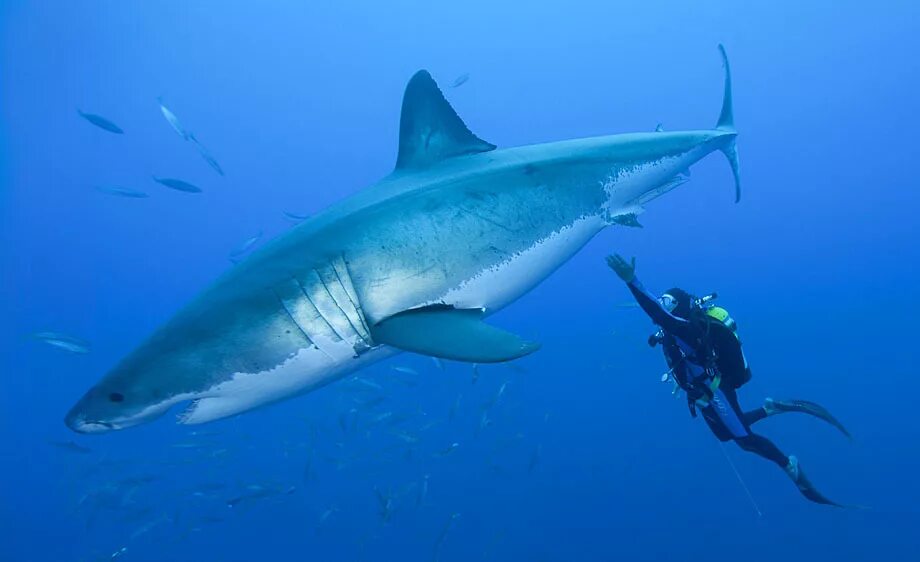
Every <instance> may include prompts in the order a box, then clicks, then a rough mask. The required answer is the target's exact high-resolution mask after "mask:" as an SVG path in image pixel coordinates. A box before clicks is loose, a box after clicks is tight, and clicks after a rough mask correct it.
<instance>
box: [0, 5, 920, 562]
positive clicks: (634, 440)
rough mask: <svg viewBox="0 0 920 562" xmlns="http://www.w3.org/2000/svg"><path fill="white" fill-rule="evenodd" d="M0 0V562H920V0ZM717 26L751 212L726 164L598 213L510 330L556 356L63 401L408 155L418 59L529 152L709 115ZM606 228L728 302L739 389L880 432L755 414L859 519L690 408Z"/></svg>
mask: <svg viewBox="0 0 920 562" xmlns="http://www.w3.org/2000/svg"><path fill="white" fill-rule="evenodd" d="M0 18H2V20H0V25H2V30H0V57H2V58H0V76H2V80H0V111H2V122H0V126H2V130H0V279H2V289H3V292H2V295H0V317H2V318H3V321H2V322H0V342H3V343H2V345H0V360H2V362H0V365H2V390H0V443H2V448H0V460H2V464H0V494H2V495H0V499H2V501H0V529H2V532H0V560H3V561H39V560H55V561H59V560H75V561H84V560H85V561H98V560H111V559H122V560H125V561H126V562H127V561H138V562H141V561H163V560H177V561H196V562H199V561H200V562H211V561H252V560H278V561H284V560H322V561H327V560H328V561H338V560H404V561H412V560H425V561H427V560H442V561H444V562H448V561H460V560H464V561H467V560H534V561H563V560H585V561H595V560H598V561H600V560H636V561H644V560H690V559H703V560H709V561H713V562H715V561H727V560H747V561H760V560H763V561H774V560H836V561H851V560H852V561H855V560H920V554H918V553H920V537H918V535H917V532H916V530H917V525H918V523H920V508H918V503H920V484H918V479H917V476H916V475H917V474H918V471H920V447H918V442H920V421H918V418H917V416H916V414H915V409H916V403H917V397H918V396H920V382H918V377H917V373H916V370H917V365H918V362H920V352H918V351H917V350H918V345H917V343H916V341H915V337H916V332H915V330H916V315H917V310H918V306H920V305H918V302H920V268H918V267H917V263H918V258H920V244H918V241H920V236H918V234H917V206H918V202H920V195H918V180H917V173H916V172H914V171H913V169H912V168H911V166H913V165H914V164H915V163H917V161H918V157H920V150H918V140H917V134H916V131H917V130H920V116H918V111H917V99H918V95H920V66H918V63H917V57H916V53H918V52H920V39H918V34H917V27H916V24H917V23H916V22H917V21H920V8H918V6H917V4H916V3H913V2H879V3H873V4H872V5H869V4H864V3H855V2H853V3H851V2H830V1H814V2H807V3H798V2H745V3H726V2H711V1H709V2H707V1H698V2H644V3H641V4H640V3H616V2H614V3H611V2H600V1H594V2H581V1H575V2H565V3H561V2H548V3H547V2H527V3H524V2H514V3H512V2H502V3H497V2H487V1H482V0H472V1H466V2H458V3H440V2H402V1H388V2H275V1H272V2H228V1H227V2H225V1H216V0H214V1H194V2H185V1H160V2H116V1H77V2H56V3H53V4H49V3H39V2H24V1H13V0H7V1H5V2H3V3H2V4H0ZM719 43H724V44H725V46H726V48H727V50H728V53H729V55H730V57H731V60H732V65H733V68H732V69H733V74H734V76H733V77H734V92H735V122H736V125H737V127H738V130H739V138H738V146H739V152H740V156H741V163H742V169H743V172H742V173H743V182H744V193H743V197H742V201H741V203H740V204H737V205H736V204H735V203H734V202H733V194H732V181H731V174H730V171H729V169H728V166H727V164H726V163H725V161H724V159H723V158H721V157H720V156H718V155H717V156H714V157H710V158H707V159H705V160H704V161H703V162H701V163H700V164H699V165H697V166H695V167H694V169H693V176H692V179H691V181H690V183H688V184H687V185H685V186H682V187H681V188H680V189H677V190H675V191H674V192H672V193H670V194H668V195H667V196H666V197H663V198H661V199H659V200H657V201H655V202H654V203H652V204H651V205H650V206H649V209H648V212H647V213H646V214H644V215H642V216H641V217H640V221H641V222H642V224H643V226H644V228H642V229H637V228H625V227H615V228H611V229H608V230H606V231H604V232H602V233H601V234H600V235H599V236H598V237H597V238H596V239H595V240H593V241H592V242H591V243H590V244H589V245H588V246H587V247H586V248H585V249H584V250H583V251H582V252H580V253H579V254H578V255H577V256H576V257H575V258H574V259H572V260H571V261H570V262H569V263H567V264H566V265H565V266H563V267H562V268H561V269H560V270H559V271H558V272H556V273H555V274H554V275H553V276H552V277H550V278H549V279H548V280H547V281H546V282H544V283H543V284H541V285H540V286H538V287H537V288H536V289H535V290H534V291H532V292H531V293H529V294H528V295H526V296H525V297H524V298H522V299H520V300H519V301H518V302H516V303H515V304H513V305H512V306H510V307H509V308H507V309H505V310H504V311H502V312H500V313H499V314H498V315H496V316H495V317H494V318H493V319H492V320H491V321H492V323H494V324H496V325H499V326H502V327H504V328H507V329H509V330H512V331H515V332H517V333H520V334H522V335H524V336H525V337H528V338H532V339H536V340H538V341H540V342H541V343H542V344H543V348H542V349H541V350H540V351H539V352H538V353H536V354H535V355H532V356H529V357H526V358H524V359H521V360H519V361H516V362H514V363H511V364H504V365H488V366H480V367H478V369H476V370H474V369H473V368H472V367H471V366H470V365H468V364H462V363H456V362H444V363H443V364H442V365H437V364H436V363H435V362H433V361H432V360H431V359H429V358H426V357H420V356H415V355H412V354H402V355H399V356H397V357H396V358H394V359H390V360H388V361H386V362H382V363H379V364H377V365H374V366H372V367H371V368H369V369H367V370H365V371H363V372H361V373H359V375H358V377H357V378H355V377H350V378H349V379H346V380H342V381H339V382H337V383H334V384H332V385H330V386H328V387H325V388H323V389H320V390H318V391H315V392H313V393H311V394H308V395H305V396H301V397H297V398H293V399H290V400H287V401H284V402H281V403H278V404H274V405H271V406H268V407H264V408H261V409H258V410H255V411H253V412H249V413H246V414H243V415H240V416H238V417H234V418H232V419H227V420H222V421H219V422H215V423H212V424H207V425H202V426H184V425H176V424H174V423H172V421H173V418H174V416H173V415H171V414H170V415H167V416H165V417H164V418H163V419H161V420H158V421H156V422H154V423H152V424H149V425H144V426H140V427H136V428H132V429H129V430H126V431H123V432H115V433H111V434H105V435H101V436H85V435H78V434H75V433H72V432H71V431H70V430H68V429H67V427H65V425H64V424H63V421H62V420H63V416H64V414H65V413H66V411H67V409H68V408H69V407H70V406H71V405H72V404H73V402H74V401H75V400H76V399H78V398H79V397H80V396H81V395H82V393H83V392H84V391H85V390H86V389H87V388H88V387H89V386H91V385H92V384H94V383H95V382H96V380H97V379H98V378H99V377H100V376H101V375H102V374H103V373H104V372H105V371H106V370H107V369H108V368H110V367H111V366H112V365H113V364H114V363H115V362H117V361H118V359H120V358H121V357H122V356H123V355H124V354H126V353H127V352H128V351H130V350H131V349H132V348H133V347H134V346H135V345H137V344H138V343H139V342H140V341H142V340H143V338H145V337H146V336H147V335H148V334H149V333H150V332H151V331H152V330H153V329H154V328H155V327H157V326H158V325H160V324H161V323H162V322H164V321H165V320H166V319H167V318H169V316H171V314H172V313H173V312H175V311H176V310H178V309H179V308H180V307H181V306H182V305H183V304H184V303H186V302H187V301H188V300H190V299H191V298H192V297H193V296H194V295H195V294H196V293H197V292H198V291H199V290H200V289H202V288H204V287H205V286H206V285H207V284H208V283H209V282H210V281H212V280H213V279H215V278H216V277H217V276H218V275H219V274H220V273H222V272H223V271H225V270H227V269H228V268H230V267H232V266H233V264H232V263H231V261H229V260H228V255H229V254H231V253H233V252H234V250H237V249H239V248H240V245H241V244H243V243H244V242H245V241H249V240H250V239H252V238H255V237H256V236H257V235H258V234H259V233H260V232H261V233H263V234H262V236H261V238H259V239H258V240H256V241H255V242H254V243H253V245H254V246H255V247H258V246H259V245H261V244H264V243H265V242H266V241H267V240H269V239H271V238H273V237H276V236H279V235H281V234H282V233H284V232H286V231H287V230H289V229H290V228H291V227H292V226H293V225H294V223H295V222H296V221H297V220H298V219H297V218H296V217H295V216H294V215H297V216H300V215H309V214H312V213H315V212H317V211H319V210H321V209H322V208H324V207H326V206H327V205H329V204H331V203H333V202H335V201H338V200H341V199H343V198H345V197H347V196H348V195H350V194H353V193H355V192H357V191H358V190H361V189H363V188H365V187H367V186H368V185H370V184H372V183H373V182H375V181H376V180H377V179H379V178H380V177H382V176H384V175H386V174H387V173H389V172H390V171H391V170H392V167H393V164H394V162H395V157H396V141H397V129H398V122H399V108H400V100H401V96H402V93H403V88H404V86H405V83H406V81H407V80H408V78H409V77H410V76H411V75H412V73H414V72H415V71H416V70H418V69H420V68H425V69H428V70H429V71H430V72H431V73H432V75H433V76H434V77H435V79H436V80H438V82H439V83H440V85H441V88H442V89H443V90H444V92H445V95H446V96H447V98H448V100H449V101H450V102H451V103H452V104H453V106H454V107H455V108H456V110H457V112H458V114H459V115H460V116H461V117H462V118H463V119H464V120H465V121H466V123H467V124H468V125H469V127H470V129H471V130H473V131H474V132H475V133H477V134H478V135H479V136H481V137H482V138H484V139H486V140H488V141H491V142H493V143H495V144H497V145H499V147H508V146H516V145H523V144H531V143H538V142H546V141H554V140H562V139H567V138H577V137H585V136H592V135H601V134H612V133H618V132H634V131H652V130H654V129H655V127H656V125H657V124H658V123H661V124H662V125H663V127H664V129H665V130H683V129H698V128H708V127H711V126H712V124H713V123H714V122H715V119H716V117H717V114H718V110H719V103H720V99H721V91H722V70H721V67H720V61H719V56H718V53H717V51H716V46H717V44H719ZM464 76H467V77H468V80H467V81H466V82H465V83H460V84H457V83H458V82H463V78H464ZM452 84H457V85H456V86H455V87H451V85H452ZM158 97H162V100H163V103H164V104H166V105H167V106H168V107H169V108H170V109H171V110H172V111H174V112H175V113H176V115H177V116H178V117H179V118H180V119H181V120H182V124H183V125H184V126H185V127H187V128H188V129H189V130H190V131H193V132H194V133H195V136H196V139H197V140H198V141H200V146H201V147H204V146H206V147H207V151H208V153H209V154H211V155H212V156H213V158H214V159H215V160H216V161H218V162H219V163H220V164H219V165H220V167H221V169H222V171H223V172H224V175H223V176H221V175H219V174H217V173H216V172H215V169H212V168H211V167H209V165H208V163H207V162H206V161H205V160H204V159H203V158H202V157H201V154H199V151H197V150H196V146H194V145H193V143H190V142H186V141H183V139H182V138H180V137H179V136H177V135H176V133H175V131H173V130H171V129H170V126H169V124H168V123H167V121H166V120H165V119H164V118H163V115H162V114H161V113H160V110H159V106H158V103H157V99H158ZM76 108H80V109H81V110H83V111H85V112H89V113H95V114H99V115H102V116H105V117H106V118H107V119H110V120H111V121H112V122H114V123H117V124H118V126H120V127H122V128H123V129H124V134H123V135H115V134H111V133H109V132H107V131H104V130H102V129H100V128H98V127H94V126H93V125H92V124H91V123H88V122H87V121H86V120H85V119H83V118H81V116H80V115H79V114H78V113H77V111H76V110H75V109H76ZM152 176H157V177H162V176H166V177H176V178H183V179H185V180H186V181H189V182H191V183H193V184H195V185H197V186H199V187H200V188H201V189H202V193H198V194H192V193H182V192H179V191H176V190H170V189H168V188H166V187H164V186H163V185H159V184H157V183H155V182H154V181H153V180H152ZM112 185H117V186H125V187H129V188H131V189H134V190H139V191H142V192H144V193H146V194H147V195H148V197H146V198H129V197H123V196H118V195H117V194H113V193H104V192H101V191H99V190H98V189H95V188H96V187H98V186H112ZM285 213H287V214H285ZM614 251H616V252H619V253H622V254H624V255H628V256H633V255H634V256H636V257H637V262H638V275H639V277H640V278H641V279H642V280H643V282H644V283H645V284H646V285H647V286H648V287H649V288H650V289H652V290H653V291H661V290H664V289H666V288H668V287H671V286H673V285H679V286H682V287H684V288H686V289H688V290H690V291H693V292H696V293H697V294H705V293H708V292H710V291H718V292H719V295H720V298H719V303H720V304H721V305H722V306H724V307H726V308H728V309H729V310H730V311H731V313H732V316H733V317H734V318H735V319H736V320H737V321H738V323H739V326H740V330H741V335H742V338H743V340H744V344H745V350H746V353H747V356H748V358H749V360H750V361H751V364H752V368H753V372H754V378H753V381H752V382H751V383H749V384H748V385H747V386H745V387H744V388H743V389H742V390H741V392H740V397H741V402H742V405H744V406H745V407H746V408H753V407H755V406H756V405H759V404H760V403H761V402H762V400H763V399H764V397H766V396H772V397H775V398H804V399H810V400H815V401H818V402H820V403H822V404H823V405H825V406H827V407H828V408H829V409H830V410H831V411H832V412H833V413H834V414H835V415H836V416H837V417H838V418H840V419H841V420H842V421H843V422H844V423H845V424H846V425H847V427H848V428H849V429H850V431H851V432H852V433H853V435H854V440H853V441H852V442H848V441H847V440H846V439H845V438H843V437H841V436H840V435H839V434H838V433H836V432H835V431H834V430H833V429H832V428H829V426H826V425H824V424H821V423H820V422H817V421H815V420H814V419H811V418H808V417H804V416H783V417H780V418H771V419H769V420H767V421H764V422H762V424H760V425H758V430H759V432H761V433H763V434H765V435H766V436H768V437H770V438H772V439H774V440H775V441H776V442H777V444H779V445H780V447H781V448H782V449H783V450H784V451H785V452H787V453H795V454H797V455H798V457H799V459H800V460H801V462H802V466H803V467H805V469H806V470H807V471H808V474H809V476H810V478H811V480H812V481H813V482H814V483H815V485H816V486H817V487H818V489H820V490H821V491H822V492H823V493H825V494H826V495H828V496H829V497H831V498H833V499H835V500H837V501H840V502H842V503H847V504H855V505H859V506H866V507H868V508H869V509H856V508H853V509H834V508H828V507H823V506H818V505H814V504H811V503H809V502H807V501H805V500H804V499H803V498H801V497H800V496H799V494H798V492H797V491H796V489H795V487H794V486H793V485H792V484H791V483H790V482H789V480H788V479H787V477H786V476H785V475H784V474H782V472H781V471H779V470H777V469H776V467H775V466H771V465H770V464H769V463H767V462H765V461H763V460H762V459H759V458H757V457H754V456H753V455H750V454H746V453H744V452H742V451H740V450H739V449H738V448H737V447H735V446H734V445H733V444H731V443H729V444H726V445H725V446H724V449H722V448H720V445H719V443H718V442H717V441H716V440H715V439H714V438H713V436H712V435H711V434H710V432H709V430H708V429H707V428H706V427H705V424H704V423H703V422H702V420H701V419H695V420H694V419H691V418H690V417H689V415H688V413H687V408H686V403H685V402H684V401H683V400H682V399H674V398H672V397H671V395H670V392H669V390H670V388H669V387H668V386H667V385H663V384H661V383H660V382H659V378H660V376H661V373H663V372H664V371H665V367H664V362H663V361H662V357H661V355H660V351H659V350H652V349H650V348H649V347H648V346H647V345H646V338H647V336H648V334H649V333H650V332H651V331H652V325H651V323H650V321H649V320H648V319H647V318H646V317H645V315H644V314H642V312H641V311H639V310H636V309H634V308H632V307H629V306H626V305H625V303H630V302H632V299H631V297H630V295H629V293H628V291H627V289H626V287H625V286H624V285H623V283H622V282H620V281H619V280H618V279H617V278H616V276H615V275H613V273H612V272H610V271H609V270H608V268H607V267H606V265H605V263H604V259H603V258H604V256H605V255H606V254H608V253H611V252H614ZM49 331H53V332H60V333H63V334H67V335H68V336H72V337H74V338H79V340H81V341H82V342H87V343H86V344H83V343H80V344H79V346H83V345H86V346H87V347H88V349H86V350H84V349H80V350H79V351H88V353H79V352H73V351H70V352H69V351H67V350H64V349H60V348H56V347H53V346H49V345H47V342H44V341H41V340H40V339H39V338H36V337H34V334H36V333H42V332H49ZM79 346H78V347H79ZM454 443H457V444H459V445H458V446H453V445H452V444H454ZM726 455H727V456H728V458H729V459H730V461H731V462H733V463H734V465H735V466H736V467H737V470H738V471H739V474H740V475H741V476H742V477H743V480H744V483H745V484H746V486H747V487H748V488H749V490H750V498H749V497H748V495H747V493H746V491H745V488H744V487H743V485H742V483H741V482H739V480H738V479H737V478H736V475H735V473H734V471H733V469H732V466H731V465H730V464H729V463H728V462H726ZM752 502H753V503H752ZM758 511H759V512H760V513H761V515H759V514H758Z"/></svg>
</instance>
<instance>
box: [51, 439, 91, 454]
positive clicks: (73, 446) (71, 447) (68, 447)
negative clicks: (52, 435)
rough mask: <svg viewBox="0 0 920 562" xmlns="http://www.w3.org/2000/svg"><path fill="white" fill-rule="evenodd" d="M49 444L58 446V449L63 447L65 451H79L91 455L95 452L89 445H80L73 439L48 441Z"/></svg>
mask: <svg viewBox="0 0 920 562" xmlns="http://www.w3.org/2000/svg"><path fill="white" fill-rule="evenodd" d="M48 444H49V445H51V446H52V447H57V448H58V449H63V450H65V451H70V452H71V453H78V454H81V455H89V454H91V453H92V452H93V450H92V449H90V448H89V447H84V446H83V445H78V444H77V443H74V442H73V441H48Z"/></svg>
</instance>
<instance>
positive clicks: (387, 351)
mask: <svg viewBox="0 0 920 562" xmlns="http://www.w3.org/2000/svg"><path fill="white" fill-rule="evenodd" d="M355 339H356V340H357V338H355ZM356 343H357V341H352V342H347V341H344V340H341V341H338V342H333V341H332V340H329V341H324V342H317V344H318V346H315V347H308V348H303V349H300V350H299V351H297V353H295V354H293V355H292V356H290V357H289V358H288V359H287V360H285V361H284V362H283V363H281V364H279V365H277V366H275V367H273V368H271V369H267V370H265V371H260V372H254V373H244V372H239V373H233V374H232V375H230V377H229V378H228V379H227V380H225V381H223V382H221V383H219V384H217V385H215V386H213V387H212V388H210V389H209V390H207V391H206V392H203V393H201V394H200V396H201V397H200V398H196V399H195V400H193V402H192V403H191V405H189V407H188V408H187V409H186V410H185V411H183V412H182V413H181V414H179V416H178V421H179V423H184V424H198V423H205V422H209V421H214V420H217V419H220V418H225V417H227V416H232V415H235V414H239V413H241V412H245V411H246V410H251V409H252V408H256V407H258V406H262V405H264V404H268V403H270V402H275V401H277V400H281V399H284V398H288V397H290V396H292V395H295V394H299V393H302V392H307V391H310V390H313V389H315V388H318V387H320V386H323V385H326V384H329V383H331V382H333V381H335V380H338V379H339V378H341V377H344V376H345V375H347V374H349V373H351V372H353V371H355V370H357V369H360V368H362V367H365V366H367V365H370V364H371V363H376V362H377V361H379V360H381V359H384V358H386V357H388V356H390V355H392V354H394V353H397V350H394V349H393V348H390V347H387V346H378V347H376V348H374V349H371V350H368V351H367V352H366V353H363V354H361V355H359V356H357V357H356V356H355V353H354V345H355V344H356Z"/></svg>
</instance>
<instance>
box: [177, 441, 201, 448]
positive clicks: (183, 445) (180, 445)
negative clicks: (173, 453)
mask: <svg viewBox="0 0 920 562" xmlns="http://www.w3.org/2000/svg"><path fill="white" fill-rule="evenodd" d="M170 446H171V447H172V448H173V449H204V448H205V447H207V446H208V445H207V444H206V443H199V442H197V441H180V442H178V443H173V444H172V445H170Z"/></svg>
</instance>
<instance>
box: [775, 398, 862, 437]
mask: <svg viewBox="0 0 920 562" xmlns="http://www.w3.org/2000/svg"><path fill="white" fill-rule="evenodd" d="M763 409H764V411H765V412H766V413H767V415H768V416H774V415H776V414H785V413H787V412H801V413H803V414H808V415H810V416H814V417H816V418H818V419H821V420H824V421H826V422H827V423H829V424H831V425H832V426H834V427H836V428H837V429H838V430H840V433H843V434H844V435H846V436H847V439H853V436H852V435H850V432H849V431H847V428H846V427H844V426H843V424H842V423H840V421H838V420H837V418H835V417H834V416H832V415H831V413H830V412H828V411H827V409H826V408H824V407H823V406H821V405H820V404H815V403H814V402H809V401H807V400H773V399H772V398H767V399H766V400H764V404H763Z"/></svg>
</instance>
